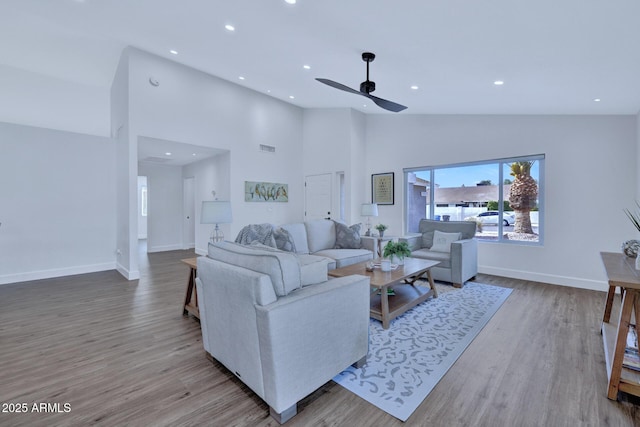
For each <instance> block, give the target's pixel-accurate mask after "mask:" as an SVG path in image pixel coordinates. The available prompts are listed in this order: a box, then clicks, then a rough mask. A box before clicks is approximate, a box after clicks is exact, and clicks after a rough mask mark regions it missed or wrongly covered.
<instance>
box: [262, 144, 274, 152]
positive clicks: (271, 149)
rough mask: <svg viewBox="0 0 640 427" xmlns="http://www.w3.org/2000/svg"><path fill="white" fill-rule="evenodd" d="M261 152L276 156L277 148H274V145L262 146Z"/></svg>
mask: <svg viewBox="0 0 640 427" xmlns="http://www.w3.org/2000/svg"><path fill="white" fill-rule="evenodd" d="M260 151H262V152H263V153H272V154H275V152H276V147H274V146H273V145H265V144H260Z"/></svg>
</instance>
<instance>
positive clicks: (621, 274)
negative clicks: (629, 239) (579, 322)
mask: <svg viewBox="0 0 640 427" xmlns="http://www.w3.org/2000/svg"><path fill="white" fill-rule="evenodd" d="M600 256H601V257H602V262H603V263H604V268H605V270H606V272H607V279H608V280H609V292H608V293H607V300H606V303H605V308H604V316H603V321H602V329H601V332H602V340H603V341H604V358H605V363H606V368H607V376H608V378H609V387H608V391H607V397H608V398H609V399H612V400H617V399H618V392H624V393H629V394H633V395H635V396H640V372H638V371H634V370H632V369H628V368H625V367H624V366H622V363H623V361H624V351H625V348H626V346H627V334H628V332H629V324H631V319H632V317H633V315H634V312H635V319H636V320H635V321H637V319H638V317H637V316H638V314H639V313H640V271H639V270H636V269H635V259H633V258H629V257H628V256H626V255H624V254H622V253H612V252H601V253H600ZM616 286H619V287H620V289H621V291H622V293H623V295H624V296H623V297H622V307H621V308H620V316H619V318H618V323H617V324H611V323H609V318H610V316H611V306H612V305H613V296H614V293H615V288H616Z"/></svg>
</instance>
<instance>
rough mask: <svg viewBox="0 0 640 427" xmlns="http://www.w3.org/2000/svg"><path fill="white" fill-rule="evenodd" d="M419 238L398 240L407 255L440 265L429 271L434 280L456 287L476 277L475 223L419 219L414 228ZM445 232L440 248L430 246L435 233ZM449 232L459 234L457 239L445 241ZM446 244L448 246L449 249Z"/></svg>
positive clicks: (476, 247)
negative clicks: (406, 244)
mask: <svg viewBox="0 0 640 427" xmlns="http://www.w3.org/2000/svg"><path fill="white" fill-rule="evenodd" d="M418 231H419V232H420V235H418V236H411V237H405V238H400V239H399V240H400V241H405V242H407V243H408V244H409V247H410V248H411V256H412V257H414V258H423V259H429V260H434V261H440V264H439V265H437V266H436V267H433V268H432V269H431V274H432V276H433V278H434V280H441V281H444V282H451V283H453V286H455V287H457V288H460V287H462V285H464V283H465V282H466V281H467V280H470V279H473V278H475V276H476V274H478V241H477V240H476V239H475V238H474V236H475V234H476V223H475V222H470V221H443V222H441V221H434V220H430V219H423V220H420V224H419V227H418ZM436 232H439V233H446V234H447V236H445V240H444V245H443V246H444V247H446V248H447V249H448V248H450V250H449V251H444V250H443V249H442V247H443V246H440V247H435V246H434V236H435V235H436V234H435V233H436ZM452 233H459V239H457V240H455V241H451V242H450V243H449V242H448V241H447V240H446V237H450V236H451V234H452ZM449 245H450V246H449Z"/></svg>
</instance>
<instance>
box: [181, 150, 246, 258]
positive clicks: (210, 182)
mask: <svg viewBox="0 0 640 427" xmlns="http://www.w3.org/2000/svg"><path fill="white" fill-rule="evenodd" d="M229 172H230V171H229V153H225V154H220V155H217V156H215V157H211V158H208V159H204V160H201V161H199V162H196V163H192V164H190V165H186V166H185V167H183V168H182V176H183V177H185V178H186V177H194V179H195V205H196V214H195V227H196V247H195V251H196V253H198V254H200V255H204V254H206V253H207V244H208V243H209V237H210V235H211V231H213V229H214V227H215V225H213V224H200V215H201V213H202V202H203V201H205V200H206V201H208V200H213V195H212V194H211V192H212V191H215V192H216V198H217V199H218V200H229V190H228V189H227V190H224V191H220V190H221V189H222V188H223V187H224V186H225V185H224V184H225V183H227V182H229ZM231 210H232V215H233V216H234V217H235V215H236V213H237V210H238V207H236V208H235V209H234V207H233V206H232V208H231ZM219 227H220V229H221V230H222V232H223V233H224V236H225V239H226V240H234V239H235V236H236V234H237V233H234V234H232V233H231V224H220V225H219Z"/></svg>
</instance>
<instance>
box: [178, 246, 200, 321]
mask: <svg viewBox="0 0 640 427" xmlns="http://www.w3.org/2000/svg"><path fill="white" fill-rule="evenodd" d="M197 260H198V258H187V259H182V260H180V261H182V262H184V263H185V264H187V265H188V266H189V267H191V271H189V280H188V282H187V292H186V294H185V296H184V304H183V305H182V315H183V316H188V315H189V313H191V314H193V315H194V316H195V317H196V318H198V319H199V318H200V310H199V309H198V292H197V290H196V274H197V272H198V265H197V263H196V261H197Z"/></svg>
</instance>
